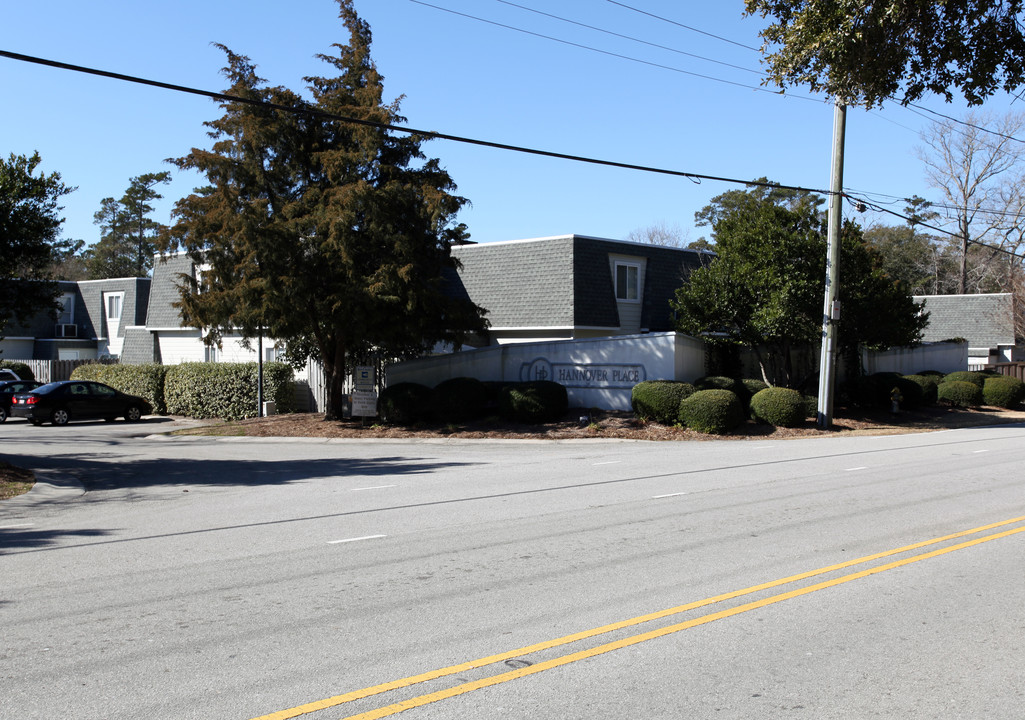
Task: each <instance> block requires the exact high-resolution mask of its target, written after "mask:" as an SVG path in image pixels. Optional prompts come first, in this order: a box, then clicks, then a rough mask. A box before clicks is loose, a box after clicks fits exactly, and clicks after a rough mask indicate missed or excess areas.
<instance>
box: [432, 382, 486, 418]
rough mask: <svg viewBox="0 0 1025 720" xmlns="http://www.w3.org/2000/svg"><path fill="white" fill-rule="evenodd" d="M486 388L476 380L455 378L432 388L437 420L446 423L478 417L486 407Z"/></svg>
mask: <svg viewBox="0 0 1025 720" xmlns="http://www.w3.org/2000/svg"><path fill="white" fill-rule="evenodd" d="M488 393H489V391H488V387H487V386H486V385H485V384H484V383H482V382H481V381H480V380H478V379H477V378H472V377H456V378H449V379H448V380H443V381H442V382H440V383H438V384H437V385H435V386H434V400H435V402H436V403H437V406H436V412H437V415H438V417H439V418H441V419H442V420H446V421H452V420H454V421H459V420H470V419H473V418H476V417H480V416H481V415H483V414H484V410H485V408H486V407H487V405H488Z"/></svg>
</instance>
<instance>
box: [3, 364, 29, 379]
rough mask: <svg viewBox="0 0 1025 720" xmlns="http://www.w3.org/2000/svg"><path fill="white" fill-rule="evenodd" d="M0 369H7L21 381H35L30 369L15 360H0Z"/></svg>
mask: <svg viewBox="0 0 1025 720" xmlns="http://www.w3.org/2000/svg"><path fill="white" fill-rule="evenodd" d="M0 368H7V369H8V370H13V371H14V374H15V375H17V376H18V377H20V378H21V379H22V380H35V379H36V375H35V373H34V372H32V368H30V367H29V366H28V365H26V364H25V363H23V362H18V361H16V360H0Z"/></svg>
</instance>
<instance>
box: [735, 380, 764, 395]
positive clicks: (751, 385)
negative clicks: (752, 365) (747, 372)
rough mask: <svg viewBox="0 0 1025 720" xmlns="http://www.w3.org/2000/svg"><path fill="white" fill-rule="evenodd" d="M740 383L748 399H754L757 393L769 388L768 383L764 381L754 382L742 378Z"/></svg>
mask: <svg viewBox="0 0 1025 720" xmlns="http://www.w3.org/2000/svg"><path fill="white" fill-rule="evenodd" d="M740 383H741V385H743V386H744V390H746V391H747V395H748V397H754V396H755V395H756V394H757V393H760V392H761V391H762V390H764V389H765V388H767V387H769V383H767V382H765V381H764V380H756V379H755V378H744V379H742V380H741V381H740Z"/></svg>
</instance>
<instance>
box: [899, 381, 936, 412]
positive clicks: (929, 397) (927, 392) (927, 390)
mask: <svg viewBox="0 0 1025 720" xmlns="http://www.w3.org/2000/svg"><path fill="white" fill-rule="evenodd" d="M904 379H905V380H907V381H909V382H913V383H915V384H916V385H918V387H920V388H921V389H922V401H921V404H922V405H935V404H936V388H937V387H939V384H940V378H939V377H936V376H935V375H905V376H904Z"/></svg>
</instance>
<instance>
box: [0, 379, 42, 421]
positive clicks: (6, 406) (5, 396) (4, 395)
mask: <svg viewBox="0 0 1025 720" xmlns="http://www.w3.org/2000/svg"><path fill="white" fill-rule="evenodd" d="M42 384H43V383H39V382H36V381H35V380H4V381H2V382H0V422H3V421H4V420H6V419H7V416H8V415H10V414H11V400H12V399H14V394H15V393H23V392H28V391H29V390H34V389H36V388H37V387H39V386H40V385H42Z"/></svg>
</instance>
